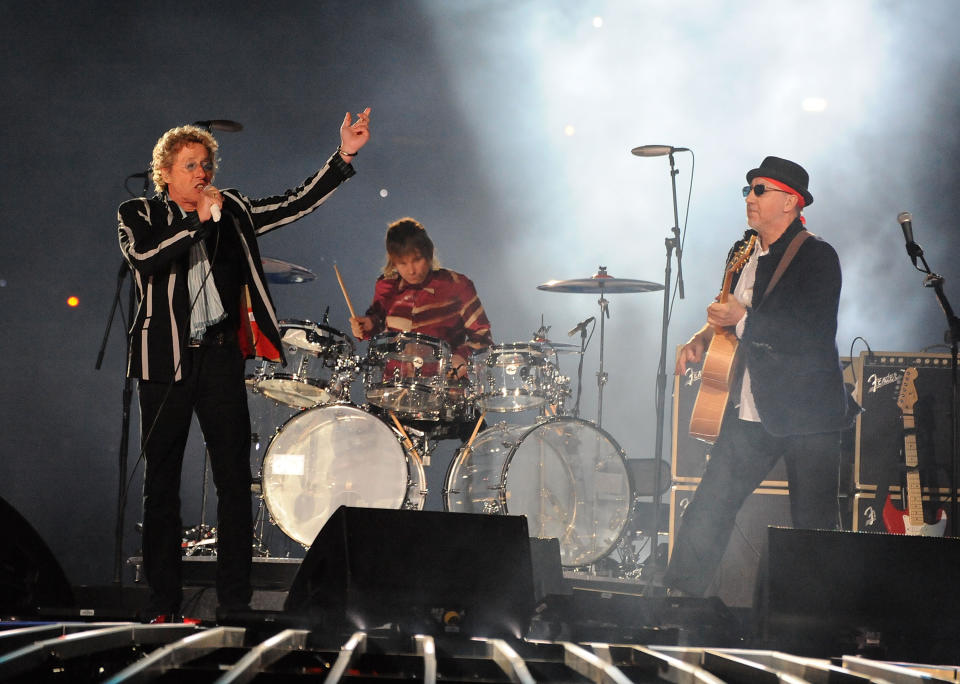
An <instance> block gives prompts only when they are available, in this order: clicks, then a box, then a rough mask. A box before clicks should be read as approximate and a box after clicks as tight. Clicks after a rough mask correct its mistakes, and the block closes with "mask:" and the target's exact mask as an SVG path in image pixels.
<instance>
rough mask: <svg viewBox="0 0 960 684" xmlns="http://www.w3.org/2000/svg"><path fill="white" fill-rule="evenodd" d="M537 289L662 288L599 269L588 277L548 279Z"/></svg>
mask: <svg viewBox="0 0 960 684" xmlns="http://www.w3.org/2000/svg"><path fill="white" fill-rule="evenodd" d="M537 289H538V290H546V291H548V292H586V293H591V292H612V293H617V292H656V291H658V290H662V289H663V285H661V284H660V283H652V282H650V281H648V280H632V279H630V278H614V277H613V276H609V275H607V274H606V271H604V270H601V272H600V273H598V274H596V275H594V276H591V277H589V278H574V279H572V280H548V281H547V282H545V283H543V284H542V285H537Z"/></svg>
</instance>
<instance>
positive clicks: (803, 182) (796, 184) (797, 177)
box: [747, 157, 813, 206]
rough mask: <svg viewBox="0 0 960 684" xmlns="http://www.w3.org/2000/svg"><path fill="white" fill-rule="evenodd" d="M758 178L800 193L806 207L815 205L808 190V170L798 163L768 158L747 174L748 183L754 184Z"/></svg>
mask: <svg viewBox="0 0 960 684" xmlns="http://www.w3.org/2000/svg"><path fill="white" fill-rule="evenodd" d="M757 176H762V177H763V178H772V179H773V180H775V181H780V182H781V183H783V184H785V185H788V186H790V187H791V188H793V189H794V190H796V191H797V192H799V193H800V196H801V197H803V202H804V206H810V205H811V204H813V195H811V194H810V191H809V190H807V184H808V183H809V182H810V176H809V174H807V172H806V170H805V169H804V168H803V167H802V166H800V165H799V164H797V163H796V162H792V161H790V160H789V159H781V158H780V157H767V158H766V159H764V160H763V161H762V162H761V163H760V166H759V167H758V168H756V169H751V170H750V171H748V172H747V182H748V183H751V182H753V179H754V178H756V177H757Z"/></svg>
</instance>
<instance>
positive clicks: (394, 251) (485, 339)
mask: <svg viewBox="0 0 960 684" xmlns="http://www.w3.org/2000/svg"><path fill="white" fill-rule="evenodd" d="M386 246H387V258H386V263H385V264H384V267H383V274H382V275H381V276H380V277H379V278H377V282H376V286H375V288H374V294H373V303H372V304H371V305H370V308H368V309H367V312H366V314H367V315H366V316H355V317H353V318H351V319H350V328H351V330H352V331H353V334H354V336H355V337H357V338H358V339H361V340H366V339H370V338H371V337H373V336H375V335H378V334H380V333H382V332H411V333H420V334H423V335H429V336H430V337H435V338H438V339H440V340H443V341H444V342H446V343H447V344H448V345H450V351H451V354H452V356H451V364H450V368H451V372H452V373H453V374H454V375H455V376H456V377H457V378H461V379H462V378H466V377H467V371H468V366H467V359H469V358H470V355H471V354H473V353H475V352H478V351H482V350H484V349H486V348H487V347H489V346H490V345H492V344H493V338H492V337H491V335H490V321H489V320H487V315H486V313H484V310H483V304H481V303H480V298H479V297H478V296H477V291H476V289H475V288H474V286H473V282H472V281H471V280H470V279H469V278H468V277H467V276H465V275H463V274H462V273H457V272H456V271H451V270H450V269H447V268H441V267H440V265H439V262H438V261H437V258H436V256H435V255H434V248H433V241H432V240H430V236H429V235H427V231H426V229H424V227H423V226H422V225H421V224H420V222H419V221H416V220H415V219H412V218H409V217H407V218H402V219H399V220H397V221H394V222H393V223H391V224H390V225H389V226H388V227H387V237H386Z"/></svg>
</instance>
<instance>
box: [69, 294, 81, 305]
mask: <svg viewBox="0 0 960 684" xmlns="http://www.w3.org/2000/svg"><path fill="white" fill-rule="evenodd" d="M67 306H69V307H77V306H80V298H79V297H77V296H75V295H70V296H69V297H67Z"/></svg>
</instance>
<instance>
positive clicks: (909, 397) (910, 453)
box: [883, 367, 947, 537]
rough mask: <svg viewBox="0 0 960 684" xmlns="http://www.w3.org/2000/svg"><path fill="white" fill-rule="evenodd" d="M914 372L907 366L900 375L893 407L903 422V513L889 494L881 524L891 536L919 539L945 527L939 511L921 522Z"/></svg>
mask: <svg viewBox="0 0 960 684" xmlns="http://www.w3.org/2000/svg"><path fill="white" fill-rule="evenodd" d="M916 379H917V369H916V368H913V367H910V368H907V369H906V370H905V371H904V372H903V380H902V381H901V383H900V393H899V395H898V396H897V406H899V407H900V413H901V417H902V420H903V456H904V462H905V465H906V485H905V490H906V505H907V508H906V511H904V510H901V509H899V508H897V506H896V505H895V504H894V503H893V495H892V494H887V500H886V501H885V502H884V504H883V523H884V525H886V528H887V531H888V532H891V533H893V534H907V535H914V536H923V537H942V536H943V532H944V530H945V529H946V527H947V514H946V512H945V511H944V510H943V509H942V508H941V509H940V510H939V511H938V512H937V522H935V523H933V524H927V523H926V522H925V521H924V519H923V490H922V489H921V487H920V469H919V467H918V466H919V459H918V458H917V423H916V418H915V416H914V415H913V407H914V404H916V403H917V388H916V384H915V383H916Z"/></svg>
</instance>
